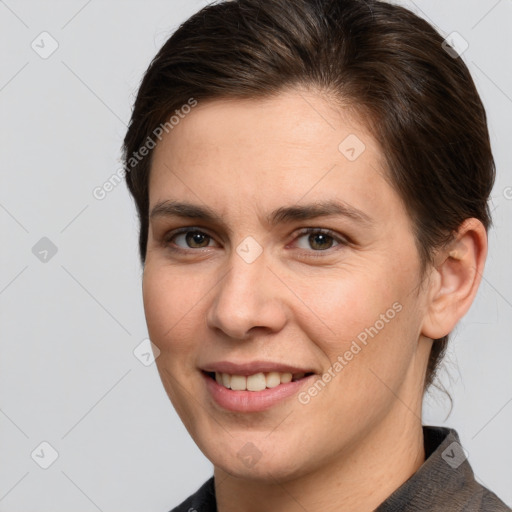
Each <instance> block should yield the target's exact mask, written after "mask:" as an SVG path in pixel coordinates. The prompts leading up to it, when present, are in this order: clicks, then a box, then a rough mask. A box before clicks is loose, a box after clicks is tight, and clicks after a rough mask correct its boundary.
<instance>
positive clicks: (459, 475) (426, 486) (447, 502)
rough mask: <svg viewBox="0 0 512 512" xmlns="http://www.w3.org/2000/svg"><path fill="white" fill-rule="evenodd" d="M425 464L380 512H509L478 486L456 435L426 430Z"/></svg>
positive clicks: (490, 493) (493, 496) (440, 428)
mask: <svg viewBox="0 0 512 512" xmlns="http://www.w3.org/2000/svg"><path fill="white" fill-rule="evenodd" d="M423 433H424V442H425V454H426V457H427V458H426V460H425V462H424V463H423V465H422V466H421V467H420V469H419V470H418V471H417V472H416V473H415V474H414V475H413V476H412V477H411V478H410V479H409V480H407V482H405V483H404V484H403V485H402V486H401V487H400V488H398V489H397V490H396V491H395V492H394V493H393V494H392V495H391V496H390V497H389V498H388V499H387V500H386V501H385V502H384V503H382V504H381V505H380V506H379V508H377V512H423V511H428V512H510V511H511V509H510V507H508V506H507V505H506V504H505V503H503V501H501V500H500V499H499V498H498V497H497V496H496V494H494V493H493V492H492V491H490V490H489V489H487V488H486V487H484V486H483V485H481V484H480V483H478V482H477V481H476V479H475V475H474V473H473V470H472V468H471V466H470V464H469V461H468V460H467V457H466V452H465V451H464V449H463V448H462V446H461V444H460V439H459V436H458V434H457V432H456V431H455V430H453V429H448V428H442V427H426V426H425V427H423Z"/></svg>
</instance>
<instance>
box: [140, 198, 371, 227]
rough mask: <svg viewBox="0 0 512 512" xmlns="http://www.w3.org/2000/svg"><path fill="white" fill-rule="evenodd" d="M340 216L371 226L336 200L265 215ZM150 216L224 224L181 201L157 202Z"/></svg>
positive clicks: (275, 220) (285, 218) (274, 219)
mask: <svg viewBox="0 0 512 512" xmlns="http://www.w3.org/2000/svg"><path fill="white" fill-rule="evenodd" d="M328 216H340V217H347V218H349V219H351V220H354V221H356V222H357V223H359V224H361V225H365V226H368V227H370V226H372V225H373V223H374V222H373V219H372V218H371V217H370V216H369V215H367V214H366V213H364V212H363V211H361V210H358V209H357V208H354V207H353V206H350V205H348V204H346V203H343V202H339V201H323V202H316V203H312V204H306V205H302V206H298V205H294V206H283V207H281V208H278V209H277V210H274V211H273V212H271V213H270V214H269V215H267V217H266V219H267V222H268V223H269V224H270V225H271V226H276V225H277V224H279V223H292V222H294V221H301V220H312V219H316V218H319V217H328ZM149 217H150V219H153V218H156V217H180V218H184V219H195V220H202V221H205V222H209V223H212V224H219V225H224V224H225V222H224V219H223V217H222V216H221V215H219V214H218V213H216V212H215V211H214V210H212V209H211V208H209V207H207V206H199V205H196V204H192V203H186V202H180V201H161V202H159V203H157V204H156V205H155V206H154V207H153V208H152V209H151V213H150V215H149Z"/></svg>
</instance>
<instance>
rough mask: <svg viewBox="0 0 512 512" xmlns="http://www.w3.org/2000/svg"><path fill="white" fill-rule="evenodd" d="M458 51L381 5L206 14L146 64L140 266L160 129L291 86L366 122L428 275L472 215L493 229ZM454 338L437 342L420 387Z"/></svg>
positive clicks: (280, 3) (477, 113)
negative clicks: (200, 105)
mask: <svg viewBox="0 0 512 512" xmlns="http://www.w3.org/2000/svg"><path fill="white" fill-rule="evenodd" d="M452 55H453V52H452ZM452 55H450V53H448V52H447V51H446V50H445V48H444V47H443V37H442V36H441V35H440V34H439V33H438V32H437V31H436V30H435V29H434V28H433V27H432V26H431V25H430V24H429V23H427V22H426V21H425V20H423V19H422V18H420V17H418V16H416V15H415V14H414V13H412V12H411V11H409V10H407V9H405V8H403V7H400V6H396V5H392V4H388V3H385V2H382V1H375V0H235V1H224V2H219V3H215V4H212V5H209V6H207V7H205V8H203V9H202V10H200V11H199V12H198V13H196V14H195V15H194V16H192V17H191V18H189V19H188V20H187V21H186V22H184V23H183V24H182V25H181V26H180V27H179V28H178V30H176V31H175V32H174V34H173V35H172V36H171V37H170V38H169V39H168V41H167V42H166V43H165V44H164V46H163V47H162V48H161V50H160V51H159V52H158V54H157V55H156V56H155V58H154V59H153V61H152V62H151V64H150V66H149V68H148V70H147V72H146V73H145V75H144V78H143V80H142V83H141V86H140V88H139V92H138V95H137V98H136V101H135V105H134V110H133V114H132V118H131V121H130V125H129V128H128V131H127V133H126V137H125V139H124V146H123V151H124V162H125V171H126V179H127V184H128V187H129V190H130V192H131V194H132V195H133V197H134V199H135V203H136V206H137V210H138V215H139V219H140V238H139V248H140V256H141V259H142V262H143V263H144V261H145V254H146V245H147V237H148V214H149V212H148V208H149V197H148V182H149V173H150V168H151V156H152V151H151V149H152V147H154V145H155V142H157V141H155V138H156V136H158V135H159V134H160V132H161V131H162V130H161V129H160V132H159V131H158V129H159V128H158V127H159V126H163V125H165V126H166V128H165V131H167V132H168V131H169V130H170V129H172V127H173V125H172V123H169V116H172V115H173V114H174V113H176V114H179V113H180V112H181V110H178V109H182V108H183V106H184V105H187V104H190V103H191V99H193V101H198V102H201V101H206V100H215V99H221V98H262V97H267V96H271V95H276V94H278V93H280V92H282V91H284V90H285V89H290V88H294V87H295V88H313V89H316V90H318V91H319V92H322V93H326V94H327V96H328V97H329V98H332V100H333V103H334V102H336V101H338V104H340V105H341V104H343V105H349V106H350V107H351V108H352V109H353V110H354V111H355V112H357V113H358V114H359V115H360V118H361V119H363V120H365V125H366V128H367V129H368V130H369V131H370V133H371V134H372V135H373V136H374V137H375V139H376V140H377V141H378V143H379V144H380V146H381V148H382V152H383V155H384V157H385V162H386V164H387V169H386V178H387V179H388V180H389V182H390V183H391V185H392V186H393V187H394V189H395V190H396V191H397V193H398V194H399V195H400V197H401V198H402V200H403V202H404V204H405V206H406V209H407V211H408V213H409V215H410V217H411V220H412V222H413V226H414V228H415V237H416V244H417V247H418V252H419V255H420V260H421V263H422V274H423V273H424V271H425V270H426V269H427V268H428V266H429V265H430V264H432V262H433V254H434V251H435V250H436V249H438V248H440V247H443V246H444V245H445V244H446V243H447V242H449V241H450V239H451V238H452V235H453V233H454V231H456V230H457V229H458V227H459V226H460V225H461V223H462V222H463V221H464V220H465V219H467V218H471V217H475V218H477V219H479V220H480V221H481V222H482V223H483V224H484V226H485V227H486V229H488V228H489V227H490V225H491V216H490V211H489V207H488V204H487V201H488V198H489V195H490V193H491V190H492V187H493V184H494V179H495V164H494V160H493V156H492V152H491V146H490V141H489V133H488V129H487V120H486V113H485V109H484V107H483V105H482V102H481V100H480V97H479V95H478V92H477V90H476V87H475V84H474V82H473V80H472V78H471V75H470V73H469V71H468V69H467V67H466V65H465V64H464V62H463V60H462V59H461V58H460V57H457V56H455V57H453V56H452ZM180 117H181V116H180ZM165 123H167V124H165ZM157 134H158V135H157ZM158 138H160V137H158ZM150 142H152V144H150ZM143 147H146V148H150V149H149V152H147V149H146V151H145V152H144V153H147V155H148V156H147V157H146V158H141V156H140V153H141V151H140V150H141V148H143ZM447 342H448V336H445V337H443V338H441V339H439V340H436V341H435V342H434V344H433V348H432V351H431V354H430V359H429V363H428V368H427V375H426V380H425V387H428V386H429V385H430V384H431V383H432V380H433V377H434V375H435V371H436V369H437V366H438V363H439V361H440V360H441V358H442V356H443V354H444V351H445V349H446V344H447Z"/></svg>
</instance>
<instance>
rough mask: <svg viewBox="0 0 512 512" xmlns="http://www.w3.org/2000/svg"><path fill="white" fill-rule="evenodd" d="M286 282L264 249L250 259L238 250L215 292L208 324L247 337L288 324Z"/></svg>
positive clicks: (235, 337) (224, 331)
mask: <svg viewBox="0 0 512 512" xmlns="http://www.w3.org/2000/svg"><path fill="white" fill-rule="evenodd" d="M283 288H284V287H283V285H282V284H281V283H280V282H279V280H278V279H277V278H276V276H275V274H274V273H273V272H272V271H271V270H270V269H269V268H268V266H267V262H266V260H265V257H264V253H263V254H262V255H260V257H259V258H258V259H256V261H253V262H251V263H247V262H246V261H244V259H242V258H241V257H240V256H239V255H238V254H237V253H235V252H234V253H233V255H232V257H231V259H230V266H229V270H228V271H227V272H226V274H224V277H223V278H221V280H220V282H219V283H218V284H217V285H216V287H215V288H214V290H213V292H212V293H214V298H213V300H212V302H211V305H210V307H209V309H208V312H207V315H206V322H207V325H208V327H210V328H212V329H217V330H220V331H222V332H223V333H224V334H225V335H226V336H227V337H229V338H231V339H236V340H246V339H248V338H250V337H251V336H254V335H255V334H256V333H257V332H258V331H262V332H263V333H266V334H271V333H275V332H278V331H279V330H281V329H282V328H283V326H284V325H285V324H286V321H287V317H286V311H285V307H284V302H283V300H282V298H281V297H280V293H283Z"/></svg>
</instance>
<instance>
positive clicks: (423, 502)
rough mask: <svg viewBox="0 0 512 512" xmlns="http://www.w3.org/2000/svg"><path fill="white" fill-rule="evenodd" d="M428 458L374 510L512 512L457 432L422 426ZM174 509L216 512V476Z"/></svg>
mask: <svg viewBox="0 0 512 512" xmlns="http://www.w3.org/2000/svg"><path fill="white" fill-rule="evenodd" d="M423 437H424V445H425V456H426V460H425V462H424V463H423V465H422V466H421V467H420V469H419V470H418V471H417V472H416V473H414V475H412V476H411V478H409V480H407V481H406V482H404V483H403V484H402V485H401V486H400V487H399V488H398V489H397V490H396V491H395V492H394V493H393V494H391V496H389V497H388V498H387V499H386V500H385V501H384V502H383V503H381V504H380V505H379V506H378V507H377V509H375V512H510V511H511V510H512V509H511V508H510V507H508V506H507V505H505V503H503V501H501V500H500V499H499V498H498V497H497V496H496V495H495V494H494V493H493V492H491V491H490V490H489V489H487V488H485V487H483V486H482V485H481V484H479V483H478V482H477V481H476V480H475V475H474V474H473V470H472V469H471V466H470V465H469V462H468V460H467V459H466V456H465V454H464V451H463V449H462V446H461V444H460V439H459V436H458V434H457V432H456V431H455V430H453V429H448V428H443V427H423ZM171 512H217V503H216V501H215V487H214V478H213V477H212V478H210V479H209V480H207V481H206V482H205V483H204V484H203V485H202V487H201V488H200V489H199V490H198V491H197V492H195V493H194V494H192V496H189V497H188V498H187V499H186V500H185V501H184V502H183V503H181V505H178V506H177V507H176V508H174V509H172V511H171Z"/></svg>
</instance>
